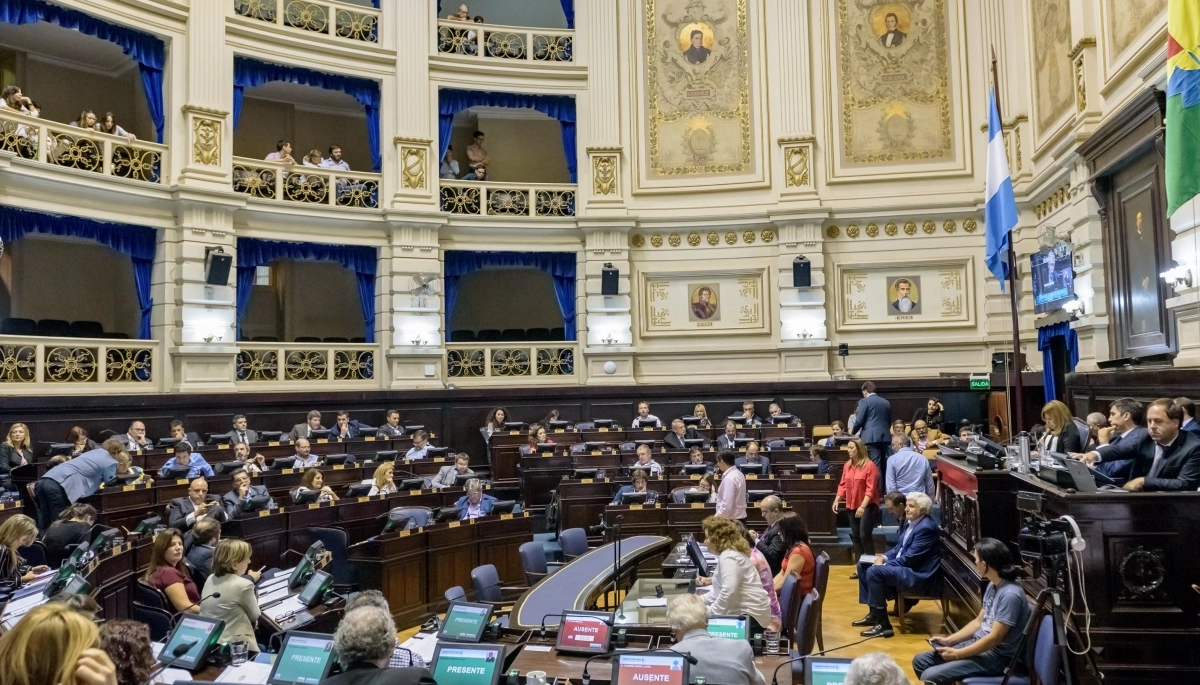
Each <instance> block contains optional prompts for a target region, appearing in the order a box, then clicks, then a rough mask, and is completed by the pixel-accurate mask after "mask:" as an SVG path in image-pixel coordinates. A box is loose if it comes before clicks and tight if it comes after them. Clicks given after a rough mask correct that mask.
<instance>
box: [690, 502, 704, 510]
mask: <svg viewBox="0 0 1200 685" xmlns="http://www.w3.org/2000/svg"><path fill="white" fill-rule="evenodd" d="M692 508H693V509H703V508H704V502H692Z"/></svg>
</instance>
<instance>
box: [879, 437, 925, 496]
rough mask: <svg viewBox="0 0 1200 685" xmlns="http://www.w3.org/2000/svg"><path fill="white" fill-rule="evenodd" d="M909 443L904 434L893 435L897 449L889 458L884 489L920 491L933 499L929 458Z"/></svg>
mask: <svg viewBox="0 0 1200 685" xmlns="http://www.w3.org/2000/svg"><path fill="white" fill-rule="evenodd" d="M907 443H908V438H907V437H905V436H903V435H893V436H892V449H893V450H895V451H894V452H893V454H892V456H890V457H888V460H887V472H886V475H885V476H884V490H885V491H886V492H902V493H904V494H906V495H907V494H909V493H913V492H920V493H923V494H925V495H927V496H929V497H930V498H931V499H932V498H933V495H934V492H935V488H934V484H933V473H932V472H931V470H930V468H929V459H927V458H926V457H925V455H924V454H921V453H920V452H917V451H915V450H913V448H911V447H909V446H908V444H907Z"/></svg>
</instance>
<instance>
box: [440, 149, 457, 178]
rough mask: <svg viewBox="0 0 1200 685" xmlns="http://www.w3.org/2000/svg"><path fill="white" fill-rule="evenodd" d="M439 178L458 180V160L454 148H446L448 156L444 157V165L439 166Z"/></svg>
mask: <svg viewBox="0 0 1200 685" xmlns="http://www.w3.org/2000/svg"><path fill="white" fill-rule="evenodd" d="M438 177H439V178H458V160H457V159H454V146H453V145H447V146H446V154H444V155H442V163H441V165H439V166H438Z"/></svg>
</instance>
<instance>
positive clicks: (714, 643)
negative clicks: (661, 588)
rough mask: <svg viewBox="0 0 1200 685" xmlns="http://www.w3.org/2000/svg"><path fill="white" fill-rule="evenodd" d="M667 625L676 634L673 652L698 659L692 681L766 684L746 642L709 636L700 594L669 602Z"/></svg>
mask: <svg viewBox="0 0 1200 685" xmlns="http://www.w3.org/2000/svg"><path fill="white" fill-rule="evenodd" d="M667 625H669V626H671V630H672V631H673V632H674V633H675V644H673V645H671V649H673V650H675V651H676V652H682V653H684V654H691V655H692V656H694V657H696V660H697V663H696V665H695V666H692V668H691V675H692V678H694V679H698V678H699V677H703V678H704V680H705V682H709V683H723V684H725V685H766V682H767V681H766V680H764V679H763V674H762V673H760V672H759V670H758V668H756V667H755V666H754V650H753V649H751V648H750V643H749V642H748V641H746V640H730V639H728V638H722V637H713V636H711V635H709V634H708V606H707V605H706V604H705V603H704V600H703V599H700V598H699V597H698V596H696V595H692V594H682V595H674V596H672V597H671V599H669V600H667Z"/></svg>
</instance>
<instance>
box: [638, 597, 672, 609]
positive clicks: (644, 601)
mask: <svg viewBox="0 0 1200 685" xmlns="http://www.w3.org/2000/svg"><path fill="white" fill-rule="evenodd" d="M666 605H667V598H666V597H639V598H638V606H640V607H665V606H666Z"/></svg>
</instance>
